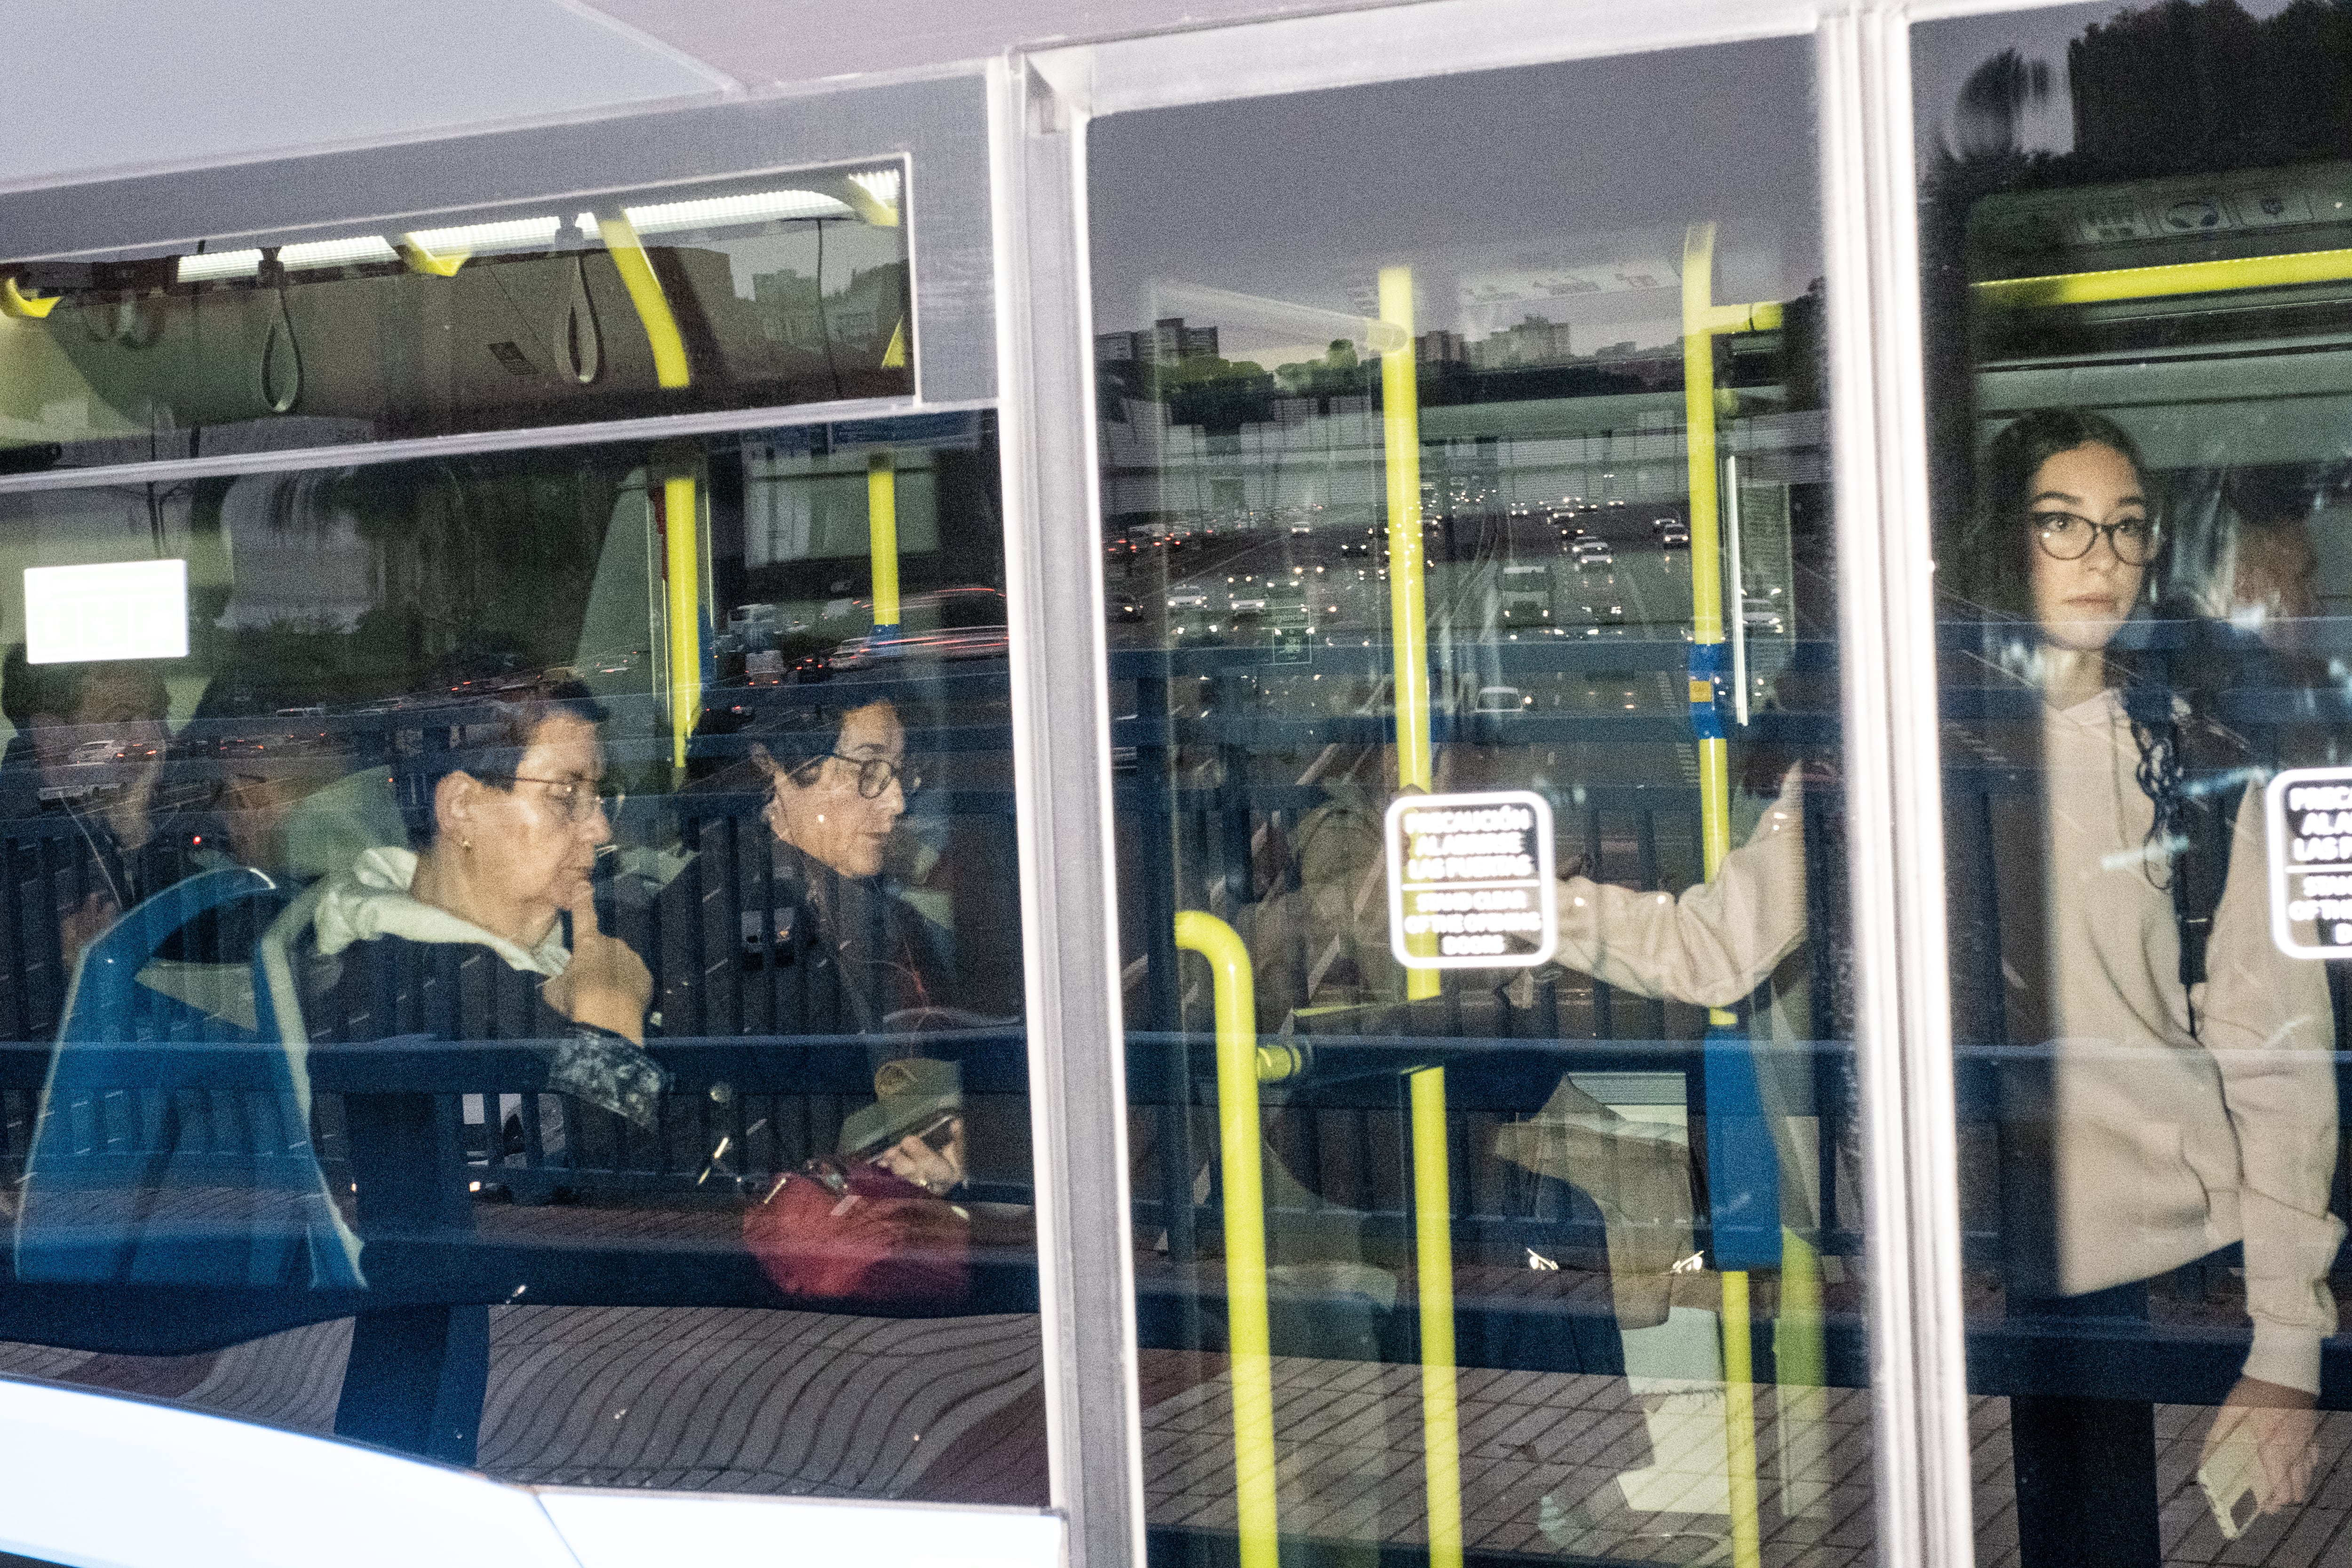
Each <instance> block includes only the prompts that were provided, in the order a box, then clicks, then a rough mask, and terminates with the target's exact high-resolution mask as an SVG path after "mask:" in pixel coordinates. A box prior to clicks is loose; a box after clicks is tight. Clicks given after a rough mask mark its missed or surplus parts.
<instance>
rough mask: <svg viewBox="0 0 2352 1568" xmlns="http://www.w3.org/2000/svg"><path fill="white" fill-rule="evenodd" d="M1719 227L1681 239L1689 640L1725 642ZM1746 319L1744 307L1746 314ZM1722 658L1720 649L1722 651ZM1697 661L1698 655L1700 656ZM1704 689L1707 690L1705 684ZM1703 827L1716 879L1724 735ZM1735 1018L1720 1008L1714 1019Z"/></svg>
mask: <svg viewBox="0 0 2352 1568" xmlns="http://www.w3.org/2000/svg"><path fill="white" fill-rule="evenodd" d="M1714 289H1715V226H1714V225H1713V224H1711V223H1695V224H1693V225H1691V226H1690V228H1689V231H1688V232H1687V233H1686V234H1685V236H1684V237H1683V427H1684V429H1685V432H1686V433H1687V440H1686V445H1687V447H1688V449H1689V454H1690V536H1691V548H1690V561H1691V643H1692V646H1694V647H1699V648H1715V649H1720V648H1721V647H1723V567H1722V559H1723V536H1722V512H1721V504H1722V503H1721V498H1720V496H1719V495H1718V493H1717V482H1716V467H1715V331H1716V326H1717V323H1716V321H1714V320H1713V317H1714V315H1715V309H1714V305H1713V300H1712V296H1713V293H1714ZM1741 319H1742V321H1745V319H1746V313H1745V312H1744V311H1743V312H1742V313H1741ZM1717 657H1718V658H1719V655H1718V656H1717ZM1695 662H1696V661H1695ZM1702 688H1704V689H1702ZM1690 700H1691V702H1692V704H1693V705H1694V706H1695V707H1696V705H1698V704H1700V703H1702V702H1704V703H1707V704H1710V705H1711V704H1712V703H1713V702H1714V700H1715V690H1714V682H1713V681H1711V680H1705V679H1701V676H1700V674H1699V672H1698V670H1696V669H1694V671H1693V672H1692V675H1691V689H1690ZM1698 784H1699V812H1700V815H1701V818H1702V821H1701V824H1700V832H1701V836H1702V845H1703V847H1704V852H1705V855H1706V874H1707V877H1708V878H1709V879H1713V878H1714V876H1715V871H1716V868H1717V867H1718V866H1720V865H1722V864H1723V858H1724V856H1726V855H1727V854H1729V853H1730V851H1731V759H1730V748H1729V745H1728V743H1727V742H1726V741H1725V740H1724V738H1723V737H1722V736H1721V735H1720V734H1715V735H1704V736H1702V737H1701V738H1700V739H1699V742H1698ZM1708 1021H1709V1022H1711V1023H1715V1024H1730V1023H1733V1022H1735V1021H1736V1020H1735V1019H1734V1018H1733V1017H1732V1016H1731V1015H1730V1014H1728V1013H1726V1012H1724V1011H1722V1010H1721V1009H1719V1008H1718V1009H1717V1010H1716V1011H1715V1012H1714V1014H1713V1016H1711V1017H1710V1018H1709V1020H1708Z"/></svg>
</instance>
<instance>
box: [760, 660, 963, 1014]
mask: <svg viewBox="0 0 2352 1568" xmlns="http://www.w3.org/2000/svg"><path fill="white" fill-rule="evenodd" d="M810 717H811V719H812V720H813V722H809V723H806V724H803V725H800V726H795V727H789V728H784V729H781V730H772V731H766V732H764V733H763V734H762V735H761V743H760V744H759V745H758V746H756V747H755V749H754V750H753V752H752V753H751V755H752V760H753V762H754V763H756V765H757V766H758V767H759V769H760V772H761V774H762V775H763V776H764V779H765V783H766V784H767V790H768V800H767V805H766V809H765V810H764V812H763V813H762V816H763V818H764V820H765V821H766V823H767V825H768V828H769V831H770V832H772V834H773V835H774V836H775V843H774V846H773V875H774V878H775V891H774V897H773V900H772V908H773V910H774V912H775V930H774V931H773V933H772V946H773V949H774V951H773V955H772V957H770V956H769V953H768V949H767V947H766V946H764V945H763V946H762V947H761V950H760V952H759V954H758V956H759V957H760V959H761V961H762V962H763V963H765V964H766V967H767V973H768V974H769V977H770V980H771V982H772V985H773V986H774V988H775V996H774V1007H775V1012H774V1015H773V1016H774V1019H775V1028H776V1031H777V1032H778V1033H798V1034H861V1035H863V1034H877V1033H881V1032H884V1031H886V1030H888V1031H906V1030H911V1029H919V1028H920V1027H922V1026H923V1023H924V1015H926V1014H928V1013H930V1012H932V1011H933V1010H935V1009H938V1008H940V1007H941V1006H943V1005H946V1004H947V1003H948V1002H949V1001H950V998H951V996H952V995H953V993H952V992H951V991H950V990H948V989H945V988H943V986H942V979H943V971H944V964H943V963H942V960H941V958H940V952H941V950H942V948H943V946H944V943H943V942H941V940H940V938H941V934H942V933H940V931H937V930H936V929H934V928H933V927H932V926H931V924H930V922H929V921H926V920H925V919H924V918H923V917H922V915H921V914H920V913H919V912H918V911H917V910H914V909H913V908H912V907H911V906H909V905H908V903H907V902H906V901H905V900H903V899H900V898H898V896H897V895H896V894H895V893H894V891H893V890H892V889H891V888H890V886H889V884H888V882H887V879H885V877H884V875H883V872H884V866H885V862H886V860H887V857H888V853H889V849H890V846H891V842H892V838H893V836H894V835H895V834H896V832H897V830H898V821H899V818H901V817H902V816H905V815H906V812H907V802H908V797H909V796H910V795H913V794H914V793H915V791H916V790H918V789H919V788H920V787H921V785H922V776H921V774H920V773H919V771H918V770H916V769H915V768H914V767H912V766H911V765H909V764H908V761H907V731H906V727H905V725H904V724H903V723H901V722H900V721H899V717H898V707H897V705H896V704H895V703H893V702H892V701H890V700H888V699H887V698H886V699H882V700H876V701H872V702H866V703H863V704H860V705H859V706H856V707H854V708H849V709H847V710H832V711H831V712H830V713H818V714H813V715H810ZM746 952H747V959H748V958H749V957H750V956H751V946H750V944H749V943H748V942H747V947H746Z"/></svg>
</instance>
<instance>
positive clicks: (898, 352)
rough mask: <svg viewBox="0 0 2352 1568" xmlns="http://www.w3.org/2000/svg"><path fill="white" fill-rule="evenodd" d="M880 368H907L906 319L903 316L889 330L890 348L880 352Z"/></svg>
mask: <svg viewBox="0 0 2352 1568" xmlns="http://www.w3.org/2000/svg"><path fill="white" fill-rule="evenodd" d="M882 368H883V369H884V370H904V369H906V368H907V318H906V317H904V316H901V317H899V318H898V325H897V326H895V327H893V328H891V329H890V346H889V347H888V348H886V349H884V350H883V351H882Z"/></svg>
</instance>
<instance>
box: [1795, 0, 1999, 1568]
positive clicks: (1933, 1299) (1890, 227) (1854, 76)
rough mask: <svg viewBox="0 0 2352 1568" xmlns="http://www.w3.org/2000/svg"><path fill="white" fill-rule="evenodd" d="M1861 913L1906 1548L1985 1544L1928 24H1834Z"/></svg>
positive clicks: (1840, 478) (1849, 667)
mask: <svg viewBox="0 0 2352 1568" xmlns="http://www.w3.org/2000/svg"><path fill="white" fill-rule="evenodd" d="M1816 38H1817V41H1818V42H1817V51H1816V56H1815V58H1816V59H1817V60H1818V62H1819V75H1818V79H1819V81H1820V90H1819V94H1818V97H1817V100H1816V101H1817V104H1818V111H1819V118H1820V126H1821V148H1822V240H1823V259H1824V263H1825V269H1826V283H1827V286H1828V287H1827V299H1828V317H1829V339H1830V343H1829V359H1830V418H1831V429H1830V447H1831V452H1832V462H1833V464H1834V468H1833V475H1834V479H1835V488H1836V495H1837V518H1838V526H1837V552H1838V560H1837V575H1838V615H1839V625H1838V635H1839V640H1840V642H1841V643H1842V645H1843V647H1844V650H1845V658H1844V659H1843V661H1842V662H1843V667H1844V681H1843V708H1844V725H1843V730H1844V735H1845V773H1846V814H1847V843H1848V847H1849V874H1848V896H1849V897H1850V898H1851V899H1852V900H1853V913H1852V918H1851V920H1850V921H1849V924H1850V928H1851V930H1852V931H1853V938H1854V978H1855V1002H1854V1015H1855V1017H1854V1034H1855V1042H1854V1047H1855V1057H1856V1066H1857V1069H1858V1070H1857V1076H1858V1079H1859V1081H1860V1087H1861V1096H1862V1112H1863V1114H1862V1118H1861V1120H1862V1125H1863V1131H1864V1140H1865V1144H1864V1173H1863V1181H1864V1204H1863V1217H1864V1236H1865V1238H1866V1243H1865V1245H1866V1251H1867V1257H1868V1263H1869V1270H1868V1272H1869V1293H1868V1307H1867V1311H1868V1321H1869V1336H1870V1361H1871V1396H1872V1404H1873V1435H1874V1460H1875V1474H1874V1489H1875V1490H1876V1492H1877V1494H1878V1495H1877V1504H1878V1555H1879V1560H1880V1561H1881V1562H1884V1563H1920V1564H1923V1565H1927V1568H1968V1565H1969V1564H1970V1563H1973V1562H1974V1561H1975V1526H1974V1522H1973V1520H1972V1518H1971V1498H1972V1478H1971V1475H1970V1471H1969V1429H1968V1383H1967V1349H1966V1342H1965V1339H1964V1336H1963V1331H1962V1329H1963V1325H1962V1321H1961V1306H1960V1219H1959V1195H1958V1194H1959V1158H1958V1121H1957V1107H1956V1101H1955V1098H1954V1089H1953V1079H1952V1065H1951V1062H1952V1058H1951V1007H1950V974H1949V959H1948V951H1947V948H1946V945H1945V923H1944V904H1943V900H1944V878H1945V868H1944V850H1943V816H1942V795H1941V790H1942V779H1941V775H1940V772H1939V768H1940V762H1939V752H1938V739H1937V687H1936V647H1935V635H1936V634H1935V591H1934V579H1933V573H1934V569H1935V552H1934V546H1933V542H1932V541H1931V540H1930V538H1929V537H1928V531H1927V520H1928V518H1929V516H1930V515H1931V514H1930V510H1929V504H1928V496H1927V414H1926V407H1925V394H1926V378H1925V353H1924V349H1923V347H1922V338H1921V331H1920V313H1919V254H1918V228H1917V219H1916V212H1917V185H1916V170H1915V168H1914V166H1913V164H1914V157H1913V152H1912V123H1911V69H1910V64H1911V62H1910V34H1909V28H1908V26H1907V24H1906V17H1905V16H1904V14H1903V11H1902V10H1901V9H1900V8H1899V7H1898V6H1897V5H1895V4H1893V3H1892V0H1888V3H1883V4H1873V3H1868V0H1865V3H1864V4H1861V5H1853V6H1851V7H1848V8H1844V9H1842V10H1840V11H1838V12H1836V13H1833V14H1832V15H1831V16H1826V17H1825V18H1823V21H1822V26H1821V27H1820V30H1819V32H1818V33H1817V34H1816Z"/></svg>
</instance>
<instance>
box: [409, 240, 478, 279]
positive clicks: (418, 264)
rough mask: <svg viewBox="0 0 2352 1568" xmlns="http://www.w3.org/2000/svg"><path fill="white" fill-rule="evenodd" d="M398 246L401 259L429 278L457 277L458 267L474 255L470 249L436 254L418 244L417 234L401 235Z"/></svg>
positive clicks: (410, 267) (410, 268)
mask: <svg viewBox="0 0 2352 1568" xmlns="http://www.w3.org/2000/svg"><path fill="white" fill-rule="evenodd" d="M398 248H399V251H400V259H401V260H402V261H403V262H404V263H405V264H406V265H407V268H408V269H409V270H410V271H411V272H416V273H421V274H423V275H424V276H425V277H427V278H455V277H456V276H457V268H460V267H463V266H465V265H466V263H467V261H470V260H471V259H473V255H474V253H473V252H472V251H470V250H445V251H443V252H441V253H440V254H439V255H437V256H436V255H435V254H434V253H433V252H432V251H429V250H427V249H425V247H423V246H421V245H419V244H417V243H416V237H415V235H403V236H401V237H400V245H399V247H398Z"/></svg>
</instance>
